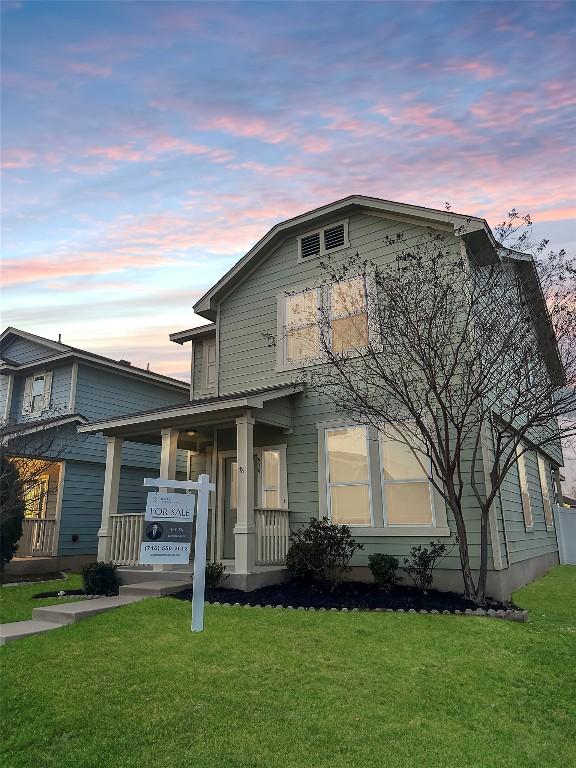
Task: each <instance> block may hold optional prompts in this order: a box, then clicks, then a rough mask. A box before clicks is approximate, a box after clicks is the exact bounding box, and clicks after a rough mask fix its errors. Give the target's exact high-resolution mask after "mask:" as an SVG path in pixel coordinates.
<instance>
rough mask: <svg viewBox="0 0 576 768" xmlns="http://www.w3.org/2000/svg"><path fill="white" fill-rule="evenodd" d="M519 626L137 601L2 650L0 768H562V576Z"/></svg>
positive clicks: (572, 639)
mask: <svg viewBox="0 0 576 768" xmlns="http://www.w3.org/2000/svg"><path fill="white" fill-rule="evenodd" d="M515 601H516V602H517V603H518V604H519V605H521V606H523V607H525V608H528V609H529V611H530V616H531V621H530V622H529V623H528V624H517V623H514V622H508V621H498V620H495V619H484V618H476V617H474V618H469V617H458V616H442V615H440V616H431V615H427V616H422V615H409V614H397V613H391V614H388V613H373V612H366V613H362V612H360V613H351V612H350V613H340V612H338V613H330V612H327V613H318V612H309V611H285V610H278V609H257V608H233V607H232V608H224V607H212V606H210V607H208V608H207V610H206V631H205V632H204V633H203V634H200V635H193V634H191V633H190V630H189V621H190V606H189V604H187V603H185V602H182V601H180V600H175V599H173V598H163V599H161V600H146V601H144V602H141V603H136V604H134V605H131V606H127V607H125V608H122V609H119V610H117V611H113V612H111V613H108V614H102V615H101V616H97V617H95V618H93V619H89V620H87V621H84V622H82V623H79V624H76V625H73V626H69V627H65V628H63V629H58V630H55V631H53V632H49V633H47V634H44V635H40V636H37V637H33V638H29V639H26V640H21V641H18V642H15V643H12V644H10V645H8V646H6V648H4V649H3V651H2V653H1V655H0V656H1V658H2V664H3V675H2V676H3V685H2V691H3V693H2V699H3V700H2V714H3V746H2V749H3V751H4V754H3V759H2V756H0V760H2V765H3V766H6V767H7V768H8V767H9V768H29V766H33V765H34V766H42V767H43V768H52V767H54V768H56V767H57V768H80V766H81V767H82V768H102V766H110V768H152V766H154V767H155V768H156V767H157V768H180V767H182V768H184V766H186V768H207V767H208V766H210V767H211V768H276V767H278V768H279V767H280V766H282V768H307V767H308V766H310V768H342V767H344V766H346V768H349V767H350V768H351V767H352V766H358V767H360V768H372V767H373V768H387V767H388V766H389V767H390V768H392V767H393V768H428V767H430V768H432V767H433V768H446V767H450V768H472V767H473V768H501V767H504V766H506V767H510V768H512V767H514V768H517V766H522V768H530V767H533V768H545V767H547V766H554V767H556V766H558V767H560V766H570V765H575V764H576V747H575V744H576V712H575V701H576V681H575V672H574V670H575V669H576V568H570V567H567V566H565V567H562V568H558V569H556V570H555V571H553V572H552V573H550V574H549V575H548V576H547V577H545V578H544V579H542V580H541V581H540V582H538V583H537V584H534V585H531V586H529V587H527V588H525V589H523V590H521V591H520V592H518V593H517V594H516V595H515Z"/></svg>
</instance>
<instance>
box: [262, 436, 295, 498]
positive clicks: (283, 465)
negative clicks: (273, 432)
mask: <svg viewBox="0 0 576 768" xmlns="http://www.w3.org/2000/svg"><path fill="white" fill-rule="evenodd" d="M287 450H288V446H287V444H286V443H281V444H279V445H257V446H254V455H255V456H258V458H259V464H258V494H257V504H256V506H257V507H260V508H261V509H264V508H265V509H272V507H264V504H263V500H262V494H263V491H264V473H263V471H262V453H264V451H277V452H278V454H279V464H278V480H279V484H278V503H279V506H278V509H283V510H289V509H290V506H289V504H288V465H287V458H286V457H287Z"/></svg>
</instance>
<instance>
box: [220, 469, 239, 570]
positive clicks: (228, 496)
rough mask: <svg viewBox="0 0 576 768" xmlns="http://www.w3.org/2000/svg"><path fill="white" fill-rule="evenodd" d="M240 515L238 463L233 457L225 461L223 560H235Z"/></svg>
mask: <svg viewBox="0 0 576 768" xmlns="http://www.w3.org/2000/svg"><path fill="white" fill-rule="evenodd" d="M237 514H238V463H237V461H236V457H235V456H232V457H230V458H227V459H225V460H224V519H223V521H222V559H223V560H234V552H235V547H234V526H235V525H236V517H237Z"/></svg>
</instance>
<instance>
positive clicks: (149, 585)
mask: <svg viewBox="0 0 576 768" xmlns="http://www.w3.org/2000/svg"><path fill="white" fill-rule="evenodd" d="M191 588H192V579H187V580H185V581H182V580H181V581H165V580H164V579H150V580H149V581H143V582H141V583H137V584H124V585H123V586H121V587H120V595H121V596H129V595H130V596H135V597H136V596H138V597H164V595H173V594H174V593H175V592H181V591H182V590H183V589H191Z"/></svg>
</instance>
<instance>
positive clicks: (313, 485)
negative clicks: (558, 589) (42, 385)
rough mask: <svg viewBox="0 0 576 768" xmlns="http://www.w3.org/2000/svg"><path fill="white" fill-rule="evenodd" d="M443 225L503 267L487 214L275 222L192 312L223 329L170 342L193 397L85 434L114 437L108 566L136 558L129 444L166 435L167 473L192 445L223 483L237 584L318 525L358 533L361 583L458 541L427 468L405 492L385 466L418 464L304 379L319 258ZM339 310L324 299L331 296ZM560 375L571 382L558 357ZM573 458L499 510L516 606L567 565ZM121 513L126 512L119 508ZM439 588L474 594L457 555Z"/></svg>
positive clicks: (503, 561) (214, 542) (197, 469)
mask: <svg viewBox="0 0 576 768" xmlns="http://www.w3.org/2000/svg"><path fill="white" fill-rule="evenodd" d="M463 224H464V225H465V234H461V230H460V225H463ZM430 228H431V229H432V230H434V229H435V228H438V229H440V230H442V231H443V232H446V231H448V233H452V234H449V236H450V237H453V238H454V240H453V245H454V246H455V247H458V248H459V249H460V247H461V244H462V243H464V244H465V246H466V251H467V252H468V253H469V254H472V255H473V256H477V255H478V256H480V258H481V260H482V262H483V263H486V261H487V260H488V261H489V260H491V259H495V258H496V250H495V248H496V244H495V241H494V238H493V236H492V233H491V232H490V230H489V228H488V225H487V224H486V222H485V221H484V220H483V219H480V218H475V217H464V216H459V215H454V214H451V213H447V212H445V211H444V212H443V211H436V210H432V209H429V208H421V207H417V206H411V205H404V204H399V203H391V202H387V201H383V200H378V199H374V198H367V197H362V196H353V197H349V198H346V199H344V200H340V201H337V202H335V203H333V204H331V205H326V206H323V207H322V208H318V209H316V210H314V211H311V212H309V213H305V214H303V215H301V216H297V217H296V218H293V219H290V220H288V221H285V222H283V223H281V224H278V225H276V226H275V227H273V228H272V229H271V230H270V232H268V234H267V235H266V236H265V237H263V238H262V240H260V241H259V242H258V243H257V244H256V245H255V246H254V247H253V248H252V249H251V250H250V251H249V252H248V253H247V254H246V255H245V256H244V257H243V258H242V259H240V261H239V262H238V263H237V264H236V265H235V266H234V267H233V268H232V269H231V270H230V271H229V272H228V273H227V274H226V275H225V276H224V277H223V278H222V279H221V280H220V281H219V282H218V283H217V284H216V285H215V286H214V287H213V288H211V289H210V290H209V291H208V292H207V293H206V294H205V295H204V296H203V297H202V298H201V299H200V300H199V301H198V302H197V303H196V305H195V306H194V310H195V312H196V314H197V315H199V316H201V317H202V318H204V319H206V320H208V321H210V322H209V324H207V325H203V326H200V327H195V328H192V329H191V330H186V331H180V332H177V333H173V334H172V335H171V337H170V338H171V340H172V341H174V342H176V343H178V344H184V343H190V346H191V362H192V386H191V395H190V401H189V402H188V403H186V404H180V405H177V406H175V407H166V408H161V409H150V410H148V411H145V412H142V413H138V414H135V415H132V416H129V415H125V416H118V417H113V418H103V419H98V421H97V423H94V424H91V425H83V426H80V427H79V431H80V432H81V433H83V434H94V433H99V432H101V433H103V434H104V435H106V436H107V437H108V439H109V440H110V441H111V442H110V452H109V455H108V464H107V469H106V471H107V477H108V478H109V480H110V481H109V482H107V484H106V487H107V488H108V490H109V492H108V494H107V495H106V496H105V498H104V507H103V513H102V515H103V516H102V529H101V542H100V549H99V553H100V557H101V558H104V559H108V558H110V557H112V558H113V559H117V560H118V561H119V562H124V563H126V562H131V563H134V564H136V563H137V558H138V553H137V545H136V543H133V544H130V545H126V546H125V547H124V548H123V549H122V551H121V552H119V551H118V546H119V544H118V542H119V541H120V538H121V536H122V535H123V534H122V531H121V529H120V528H119V527H118V523H115V525H116V527H115V528H113V526H112V525H111V523H110V520H111V518H110V512H111V510H116V508H117V501H116V498H117V494H118V488H117V484H116V486H115V485H114V483H113V478H114V477H115V472H116V469H117V467H118V466H120V465H121V463H122V459H121V456H120V450H121V446H122V442H123V440H124V441H130V440H138V441H139V442H142V443H146V442H156V441H159V440H160V437H162V452H163V457H164V460H163V467H164V469H165V470H166V471H167V472H168V475H167V476H168V477H169V476H172V475H173V473H174V472H175V464H174V459H173V455H174V450H175V449H176V447H179V448H182V449H188V450H189V451H190V454H189V455H190V463H189V467H190V476H191V477H193V478H195V477H196V476H197V475H198V474H199V473H201V472H207V473H208V474H209V475H210V477H211V478H212V479H215V481H216V487H217V490H216V492H215V493H214V494H212V496H213V498H212V500H211V516H210V520H211V524H210V531H209V554H210V557H211V558H212V559H214V560H218V561H221V562H223V563H225V564H226V565H227V566H229V569H230V571H232V578H231V579H230V581H229V582H228V583H229V584H230V585H232V584H234V585H236V586H240V587H242V588H250V587H252V586H254V585H256V584H262V583H266V582H271V581H274V580H277V579H280V578H282V577H283V576H284V571H283V564H284V560H285V554H286V549H287V537H288V535H289V532H290V530H294V529H295V528H297V527H299V526H302V525H305V524H306V523H307V522H308V521H309V520H310V518H311V517H318V516H322V515H326V516H328V517H330V518H332V519H333V520H335V521H338V522H341V523H348V524H350V526H351V530H352V532H353V534H354V536H355V537H357V539H358V540H359V541H361V542H363V543H364V545H365V549H364V551H362V552H360V553H358V554H357V555H356V556H355V558H354V561H353V565H354V566H355V567H356V568H359V569H363V571H357V573H362V572H363V573H367V564H368V556H369V554H370V553H371V552H388V553H390V554H393V555H396V556H397V557H399V558H402V557H404V556H407V555H408V553H409V550H410V548H411V547H412V546H413V545H415V544H427V543H428V542H430V540H431V539H437V538H441V539H442V540H443V541H446V542H447V543H450V542H454V538H455V526H454V521H453V519H452V516H451V513H450V511H449V510H447V509H446V505H445V504H444V502H443V500H442V498H441V497H440V496H439V495H438V494H437V493H436V492H434V491H433V490H432V489H431V488H430V487H429V484H428V481H427V479H426V477H425V476H423V474H422V472H421V470H420V468H419V467H418V466H415V462H411V465H412V466H413V471H412V472H411V473H410V472H408V473H407V475H408V476H406V477H404V479H403V480H402V482H401V483H398V482H396V483H391V482H390V481H389V480H388V479H387V477H389V474H388V473H387V472H386V468H387V465H390V464H391V463H394V462H398V461H401V462H403V465H404V466H406V464H407V459H406V457H405V456H404V457H401V456H400V453H401V452H402V447H401V446H400V445H399V444H395V443H388V444H387V443H386V442H385V441H384V440H382V439H380V440H378V439H374V440H369V439H368V437H369V436H371V435H370V434H369V431H367V429H366V428H365V427H362V426H358V425H355V424H352V423H350V421H348V420H347V419H346V418H345V417H344V415H343V414H342V413H337V412H335V411H334V408H333V406H332V405H331V403H330V402H328V401H327V400H326V399H324V398H322V397H321V396H320V395H319V394H318V393H313V392H311V391H305V388H304V386H303V385H302V384H295V383H294V382H295V381H296V380H297V378H298V373H299V370H300V369H302V368H304V367H305V366H310V365H314V364H317V363H318V360H317V359H307V354H309V353H307V352H306V348H307V344H305V343H304V341H307V342H308V348H309V346H310V340H311V339H313V338H314V334H315V333H317V330H316V325H317V320H316V317H317V315H316V316H315V314H314V313H315V312H317V308H316V304H315V302H314V301H313V302H312V304H311V306H310V315H306V317H305V318H304V321H303V320H302V315H301V316H300V318H295V316H294V312H293V303H294V302H295V301H297V300H300V302H301V303H303V304H306V302H307V301H308V297H310V296H311V295H314V298H316V295H315V292H312V293H311V292H310V291H309V289H310V288H315V287H316V286H318V285H319V284H320V282H322V280H323V278H324V276H325V273H324V272H323V269H322V266H321V258H320V257H322V256H323V255H324V254H326V253H330V254H332V255H333V256H332V258H333V259H335V260H336V262H337V261H338V259H339V258H342V259H343V258H344V257H347V256H349V255H350V254H351V253H352V254H353V253H358V254H359V256H360V258H362V257H363V256H364V255H368V254H369V257H370V258H371V259H372V260H373V261H375V262H377V263H378V262H380V263H384V262H387V261H389V260H391V259H394V258H395V255H396V254H395V249H394V246H391V245H390V242H391V240H392V238H390V237H387V236H388V235H394V234H396V233H399V232H406V230H407V229H408V230H410V231H409V233H408V234H409V235H423V236H425V235H426V233H427V232H429V231H430ZM462 252H464V249H462ZM512 269H516V270H517V271H518V275H519V276H520V275H521V276H522V279H533V278H534V275H533V273H532V271H531V270H533V266H532V265H531V263H530V262H527V261H525V260H524V261H522V260H519V261H518V262H517V263H516V262H512ZM305 289H308V292H307V293H305V294H301V295H300V299H298V292H300V291H303V290H305ZM325 300H326V298H325V297H324V298H322V295H321V292H320V291H318V302H320V301H325ZM366 311H367V309H366V308H362V307H360V308H359V309H358V312H366ZM337 319H338V320H339V321H342V320H344V321H345V318H342V317H340V316H338V318H337ZM271 338H272V339H273V340H274V342H275V343H271V342H270V340H271ZM312 357H313V356H312ZM555 366H556V367H555ZM550 370H551V375H554V376H557V375H558V374H557V360H556V361H554V360H552V362H551V363H550ZM375 437H376V436H375ZM484 448H485V450H488V449H489V446H485V447H484ZM561 464H562V457H561V455H560V453H559V452H558V453H555V452H554V451H552V450H551V452H550V454H549V455H546V454H543V453H541V454H538V455H536V454H535V453H533V452H528V453H526V454H525V455H524V457H523V458H522V459H521V460H520V462H519V466H518V470H514V471H513V472H511V473H510V474H509V476H508V478H507V480H506V482H505V484H504V487H503V488H502V493H501V494H500V497H499V499H498V501H497V503H496V504H495V505H494V508H493V511H492V514H491V516H490V542H489V543H490V573H489V592H490V593H491V594H493V595H495V596H500V597H507V596H509V595H510V592H511V591H512V590H513V589H515V588H516V587H517V586H519V585H520V584H523V583H526V582H528V581H530V580H531V579H533V578H534V577H535V576H537V575H539V574H541V573H543V572H544V571H546V570H547V569H548V568H549V567H551V566H553V565H554V564H556V563H557V562H558V546H557V541H556V533H555V530H554V522H553V515H552V507H553V506H554V504H555V499H556V491H555V484H556V487H558V485H557V483H558V468H559V466H560V465H561ZM351 465H352V466H353V468H354V469H353V471H351V470H350V466H351ZM467 498H468V499H469V508H468V511H467V514H468V518H469V519H470V521H471V525H470V534H469V536H470V542H471V556H472V562H473V563H477V562H478V559H479V533H478V531H479V523H478V524H477V525H476V524H475V523H474V521H478V520H479V516H480V514H479V509H478V506H477V504H476V503H475V501H474V500H473V495H472V493H470V494H468V495H467ZM131 509H134V505H132V507H131ZM118 511H119V512H123V511H127V508H126V509H125V508H124V507H123V506H122V503H120V505H119V507H118ZM116 519H118V518H116ZM128 524H130V523H129V518H126V525H128ZM125 540H126V539H125V538H124V541H125ZM114 553H116V554H114ZM128 576H129V575H128V574H126V575H125V578H128ZM436 584H437V585H438V586H439V587H440V588H455V589H458V588H460V586H461V576H460V563H459V557H458V549H457V547H453V548H452V550H451V554H450V556H449V557H447V558H446V559H445V560H444V561H443V562H442V565H441V567H440V568H439V569H438V571H437V574H436Z"/></svg>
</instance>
